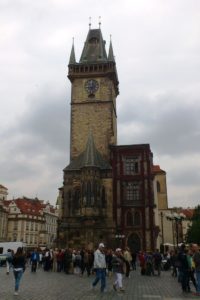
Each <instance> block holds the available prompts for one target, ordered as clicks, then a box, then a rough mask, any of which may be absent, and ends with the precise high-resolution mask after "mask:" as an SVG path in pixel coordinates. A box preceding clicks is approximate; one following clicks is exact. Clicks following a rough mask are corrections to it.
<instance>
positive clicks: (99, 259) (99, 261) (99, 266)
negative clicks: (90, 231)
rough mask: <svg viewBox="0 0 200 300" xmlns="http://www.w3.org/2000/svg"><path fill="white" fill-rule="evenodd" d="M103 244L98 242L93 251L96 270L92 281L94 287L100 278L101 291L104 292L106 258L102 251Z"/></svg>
mask: <svg viewBox="0 0 200 300" xmlns="http://www.w3.org/2000/svg"><path fill="white" fill-rule="evenodd" d="M104 249H105V246H104V244H103V243H100V244H99V247H98V249H97V250H96V251H95V252H94V270H95V272H96V278H95V280H94V281H93V283H92V287H93V288H94V287H95V286H96V285H97V283H98V282H99V280H101V288H100V290H101V292H102V293H103V292H105V288H106V258H105V253H104Z"/></svg>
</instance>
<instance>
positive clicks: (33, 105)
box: [0, 0, 200, 207]
mask: <svg viewBox="0 0 200 300" xmlns="http://www.w3.org/2000/svg"><path fill="white" fill-rule="evenodd" d="M90 16H91V17H92V28H98V22H99V16H101V23H102V25H101V29H102V34H103V37H104V39H105V40H106V42H107V43H106V47H107V49H108V45H109V40H110V34H111V35H112V43H113V48H114V54H115V57H116V63H117V70H118V76H119V82H120V85H119V88H120V95H119V96H118V98H117V112H118V144H140V143H150V146H151V150H152V152H153V154H154V164H159V165H160V167H161V168H162V169H163V170H165V171H166V172H167V184H168V202H169V206H170V207H172V206H183V207H188V206H190V207H192V206H195V205H197V204H200V99H199V98H200V1H199V0H189V1H188V0H179V1H178V0H168V1H165V0H151V1H149V0H137V1H136V0H123V1H122V0H109V1H108V0H106V1H105V0H101V1H99V0H98V1H96V0H84V1H81V0H40V1H32V0H0V78H1V83H0V101H1V106H0V184H2V185H4V186H6V187H7V188H8V191H9V197H8V198H9V199H12V198H13V197H20V196H23V195H25V196H27V197H36V196H37V197H38V198H40V199H44V200H49V201H50V202H51V203H52V204H55V202H56V198H57V195H58V188H59V187H61V186H62V181H63V172H62V170H63V168H64V167H65V166H66V165H67V164H68V163H69V126H70V117H69V116H70V114H69V112H70V82H69V80H68V79H67V71H68V70H67V65H68V61H69V55H70V51H71V45H72V37H74V40H75V52H76V59H77V60H79V58H80V54H81V51H82V49H83V44H84V41H85V39H86V36H87V33H88V23H89V17H90Z"/></svg>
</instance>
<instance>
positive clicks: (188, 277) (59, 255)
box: [6, 243, 200, 296]
mask: <svg viewBox="0 0 200 300" xmlns="http://www.w3.org/2000/svg"><path fill="white" fill-rule="evenodd" d="M26 266H30V270H31V272H33V273H35V272H36V271H37V268H41V269H43V270H44V271H45V272H48V271H53V272H64V273H66V274H74V275H77V276H83V275H84V273H86V274H87V276H90V275H94V276H95V277H94V279H93V282H92V286H91V288H92V289H93V288H94V287H95V286H96V285H97V284H98V282H99V281H100V283H101V284H100V291H101V292H105V291H106V277H111V276H113V289H114V291H116V292H120V293H124V291H125V289H124V285H123V278H124V277H127V278H129V277H130V271H131V270H133V271H134V270H136V268H138V267H139V268H140V272H141V275H142V276H144V275H146V276H155V275H157V276H160V275H161V271H167V270H171V275H172V276H173V277H174V278H177V281H178V282H179V283H180V286H181V289H182V291H183V293H189V292H191V283H192V284H193V286H194V289H195V292H193V295H195V296H200V252H199V247H198V246H197V245H195V244H192V245H191V246H190V247H186V246H185V245H184V244H182V245H181V247H180V249H176V250H172V251H168V252H166V253H165V254H164V255H163V254H161V253H160V251H159V250H158V249H157V250H156V251H154V252H148V253H147V252H146V253H145V252H143V251H140V252H139V253H135V252H132V253H131V251H130V249H129V248H128V247H126V248H125V249H123V250H122V249H121V248H117V249H115V250H112V249H108V248H106V247H105V245H104V244H103V243H100V244H99V246H98V248H97V249H96V250H95V251H92V250H88V249H76V250H75V249H70V248H68V249H48V248H46V249H44V250H40V249H34V250H33V251H31V252H28V253H26V255H25V254H24V253H23V249H22V248H20V247H19V248H18V249H17V252H16V253H15V254H14V253H13V251H12V250H10V249H9V250H8V253H7V268H6V272H7V274H9V272H10V268H13V273H14V278H15V291H14V294H15V295H18V292H19V285H20V281H21V278H22V275H23V272H24V271H25V269H26Z"/></svg>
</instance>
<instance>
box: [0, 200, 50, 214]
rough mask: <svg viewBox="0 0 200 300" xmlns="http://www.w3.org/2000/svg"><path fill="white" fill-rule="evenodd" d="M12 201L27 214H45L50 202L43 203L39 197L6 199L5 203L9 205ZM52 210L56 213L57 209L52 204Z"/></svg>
mask: <svg viewBox="0 0 200 300" xmlns="http://www.w3.org/2000/svg"><path fill="white" fill-rule="evenodd" d="M12 202H14V203H15V204H16V206H17V207H18V208H19V210H20V211H21V213H22V214H27V215H35V216H38V215H40V216H41V215H43V209H45V208H46V206H47V205H48V204H45V203H43V202H42V201H40V200H38V199H29V198H26V197H24V198H17V199H14V200H6V201H4V204H5V205H6V206H7V207H8V206H9V205H10V204H11V203H12ZM50 212H52V213H55V209H54V208H53V207H52V206H51V205H50Z"/></svg>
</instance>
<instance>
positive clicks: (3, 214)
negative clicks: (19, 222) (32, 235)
mask: <svg viewBox="0 0 200 300" xmlns="http://www.w3.org/2000/svg"><path fill="white" fill-rule="evenodd" d="M7 195H8V189H7V188H6V187H5V186H3V185H1V184H0V242H3V241H6V237H7V220H8V210H7V208H6V206H5V205H4V200H6V199H7Z"/></svg>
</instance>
